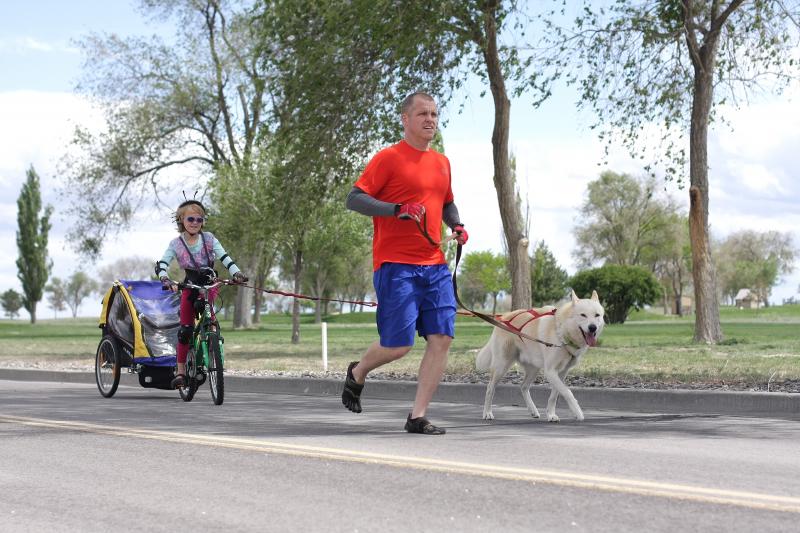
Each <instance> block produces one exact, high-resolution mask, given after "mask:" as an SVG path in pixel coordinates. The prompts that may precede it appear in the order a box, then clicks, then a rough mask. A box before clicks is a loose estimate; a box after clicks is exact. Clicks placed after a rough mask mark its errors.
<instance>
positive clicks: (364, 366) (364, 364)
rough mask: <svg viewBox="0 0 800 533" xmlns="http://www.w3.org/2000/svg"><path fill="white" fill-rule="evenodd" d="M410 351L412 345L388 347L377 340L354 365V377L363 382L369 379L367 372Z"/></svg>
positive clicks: (358, 381)
mask: <svg viewBox="0 0 800 533" xmlns="http://www.w3.org/2000/svg"><path fill="white" fill-rule="evenodd" d="M448 338H449V337H448ZM410 351H411V346H398V347H394V348H387V347H385V346H381V343H380V341H375V342H373V343H372V344H370V346H369V348H367V352H366V353H365V354H364V357H362V358H361V361H359V362H358V364H357V365H356V366H354V367H353V378H354V379H355V380H356V383H359V384H363V383H364V381H365V380H366V379H367V374H369V373H370V372H372V371H373V370H375V369H376V368H379V367H381V366H383V365H385V364H387V363H391V362H392V361H396V360H397V359H400V358H401V357H403V356H404V355H406V354H407V353H408V352H410Z"/></svg>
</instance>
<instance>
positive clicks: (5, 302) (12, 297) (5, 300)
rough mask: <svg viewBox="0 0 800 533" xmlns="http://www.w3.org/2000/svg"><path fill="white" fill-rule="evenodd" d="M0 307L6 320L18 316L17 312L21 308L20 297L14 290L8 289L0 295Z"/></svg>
mask: <svg viewBox="0 0 800 533" xmlns="http://www.w3.org/2000/svg"><path fill="white" fill-rule="evenodd" d="M0 305H2V306H3V310H4V311H5V312H6V316H7V317H8V318H14V317H17V316H19V310H20V309H21V308H22V295H21V294H20V293H18V292H17V291H15V290H14V289H8V290H7V291H6V292H4V293H3V294H0Z"/></svg>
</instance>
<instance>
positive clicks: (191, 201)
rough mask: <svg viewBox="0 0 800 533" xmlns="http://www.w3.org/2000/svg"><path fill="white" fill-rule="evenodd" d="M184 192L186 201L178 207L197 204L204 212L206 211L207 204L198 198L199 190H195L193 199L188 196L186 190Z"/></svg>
mask: <svg viewBox="0 0 800 533" xmlns="http://www.w3.org/2000/svg"><path fill="white" fill-rule="evenodd" d="M182 192H183V197H184V199H185V201H184V202H182V203H181V205H179V206H178V209H180V208H182V207H186V206H187V205H197V206H200V209H202V210H203V212H204V213H205V212H206V206H204V205H203V203H202V202H201V201H200V200H197V191H194V195H193V196H192V198H191V199H190V198H187V197H186V191H182Z"/></svg>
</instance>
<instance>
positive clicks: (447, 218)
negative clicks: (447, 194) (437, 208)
mask: <svg viewBox="0 0 800 533" xmlns="http://www.w3.org/2000/svg"><path fill="white" fill-rule="evenodd" d="M442 220H444V223H445V224H447V227H448V228H450V229H453V226H455V225H456V224H461V217H459V216H458V208H457V207H456V204H455V202H450V203H449V204H444V209H442ZM462 225H463V224H462Z"/></svg>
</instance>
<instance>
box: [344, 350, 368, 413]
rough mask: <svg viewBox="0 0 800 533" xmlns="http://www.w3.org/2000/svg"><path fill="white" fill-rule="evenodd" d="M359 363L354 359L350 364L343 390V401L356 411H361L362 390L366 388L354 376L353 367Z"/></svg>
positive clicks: (346, 405)
mask: <svg viewBox="0 0 800 533" xmlns="http://www.w3.org/2000/svg"><path fill="white" fill-rule="evenodd" d="M357 364H358V361H353V362H352V363H350V365H348V367H347V377H345V378H344V390H342V403H343V404H344V406H345V407H347V408H348V409H350V410H351V411H353V412H354V413H360V412H361V391H362V390H364V385H363V384H359V383H356V380H355V378H354V377H353V368H355V366H356V365H357Z"/></svg>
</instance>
